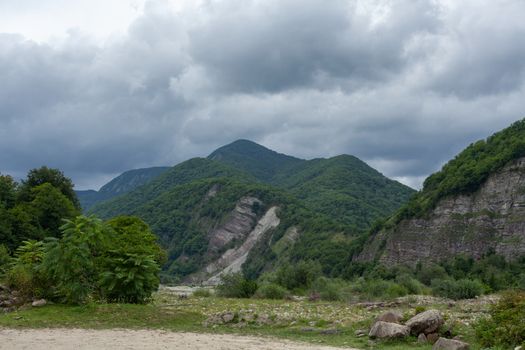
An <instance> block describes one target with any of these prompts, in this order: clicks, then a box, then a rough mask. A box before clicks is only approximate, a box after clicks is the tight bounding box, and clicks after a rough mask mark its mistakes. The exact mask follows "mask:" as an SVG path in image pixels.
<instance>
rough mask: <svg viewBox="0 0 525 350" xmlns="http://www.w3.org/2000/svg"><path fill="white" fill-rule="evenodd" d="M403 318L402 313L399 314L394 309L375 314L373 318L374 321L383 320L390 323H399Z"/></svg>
mask: <svg viewBox="0 0 525 350" xmlns="http://www.w3.org/2000/svg"><path fill="white" fill-rule="evenodd" d="M402 319H403V315H401V314H400V313H399V312H396V311H387V312H385V313H382V314H381V315H379V316H377V317H376V319H375V322H378V321H383V322H390V323H398V324H399V323H400V322H401V320H402Z"/></svg>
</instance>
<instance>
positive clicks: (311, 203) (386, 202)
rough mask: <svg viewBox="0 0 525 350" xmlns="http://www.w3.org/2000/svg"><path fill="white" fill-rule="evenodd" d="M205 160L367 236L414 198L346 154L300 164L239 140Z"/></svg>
mask: <svg viewBox="0 0 525 350" xmlns="http://www.w3.org/2000/svg"><path fill="white" fill-rule="evenodd" d="M208 158H210V159H214V160H217V161H219V162H221V163H225V164H228V165H230V166H233V167H235V168H238V169H242V170H244V171H246V172H248V173H250V174H252V175H253V176H254V177H255V178H257V179H258V180H259V181H261V182H265V183H268V184H271V185H274V186H276V187H279V188H282V189H285V190H287V191H289V192H290V193H292V194H294V195H295V196H296V197H297V198H299V199H301V200H304V203H305V205H306V206H307V207H309V208H311V209H313V210H316V211H319V212H321V213H323V214H325V215H328V216H330V217H332V218H333V219H334V220H337V221H339V222H341V223H344V224H347V225H350V226H352V227H353V229H354V230H355V231H366V230H367V229H368V228H369V227H370V225H371V224H372V223H373V222H374V221H375V220H377V219H380V218H383V217H385V216H388V215H390V214H392V213H393V212H394V211H395V210H396V209H398V208H399V207H400V206H401V205H402V204H404V203H405V202H406V201H407V200H408V199H409V198H410V196H411V195H412V194H413V193H415V191H414V190H413V189H411V188H409V187H407V186H405V185H403V184H400V183H399V182H397V181H393V180H390V179H388V178H387V177H385V176H383V175H382V174H381V173H379V172H378V171H377V170H375V169H373V168H371V167H370V166H368V165H367V164H366V163H365V162H363V161H361V160H360V159H358V158H356V157H353V156H349V155H340V156H337V157H333V158H329V159H323V158H320V159H313V160H303V159H299V158H294V157H290V156H287V155H283V154H280V153H277V152H275V151H272V150H269V149H267V148H265V147H263V146H261V145H258V144H256V143H254V142H251V141H247V140H239V141H235V142H233V143H231V144H229V145H226V146H224V147H221V148H219V149H218V150H217V151H215V152H213V153H212V154H210V156H209V157H208Z"/></svg>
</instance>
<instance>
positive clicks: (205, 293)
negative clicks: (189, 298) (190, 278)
mask: <svg viewBox="0 0 525 350" xmlns="http://www.w3.org/2000/svg"><path fill="white" fill-rule="evenodd" d="M193 296H194V297H197V298H209V297H210V296H211V291H210V290H209V289H206V288H199V289H197V290H196V291H195V292H193Z"/></svg>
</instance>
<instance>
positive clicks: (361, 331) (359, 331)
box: [354, 329, 368, 337]
mask: <svg viewBox="0 0 525 350" xmlns="http://www.w3.org/2000/svg"><path fill="white" fill-rule="evenodd" d="M367 333H368V331H367V330H366V329H357V330H356V331H355V332H354V334H355V335H356V337H364V336H365V335H366V334H367Z"/></svg>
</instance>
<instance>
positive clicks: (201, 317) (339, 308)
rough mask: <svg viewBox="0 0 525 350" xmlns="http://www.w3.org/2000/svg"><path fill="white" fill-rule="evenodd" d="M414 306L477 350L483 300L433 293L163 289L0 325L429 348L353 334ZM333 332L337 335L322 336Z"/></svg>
mask: <svg viewBox="0 0 525 350" xmlns="http://www.w3.org/2000/svg"><path fill="white" fill-rule="evenodd" d="M417 305H425V307H426V309H430V308H437V309H440V310H441V311H442V312H443V314H444V316H445V319H446V321H447V322H446V323H448V324H454V329H455V331H456V333H458V334H461V335H462V336H463V338H464V339H465V340H466V341H468V342H470V343H471V349H474V350H475V349H479V346H477V345H476V343H475V336H474V332H473V330H472V327H471V324H472V323H473V322H474V321H475V320H476V319H478V318H479V317H482V316H484V315H485V314H486V312H487V310H488V304H487V302H486V301H484V300H471V301H463V302H457V303H454V304H450V301H447V300H445V299H437V298H432V297H406V298H400V299H398V300H397V302H396V303H394V304H392V303H391V304H390V305H388V303H387V305H383V306H381V305H379V304H372V305H364V304H345V303H341V302H309V301H287V300H261V299H226V298H217V297H188V298H185V299H179V298H178V297H177V296H176V295H173V294H170V293H168V292H160V293H157V294H156V295H155V298H154V301H153V303H151V304H148V305H129V304H88V305H85V306H65V305H46V306H44V307H41V308H28V309H25V310H19V311H16V312H13V313H8V314H3V315H0V327H8V328H57V327H61V328H62V327H65V328H90V329H105V328H106V329H109V328H128V329H163V330H170V331H186V332H206V333H235V334H245V335H258V336H272V337H279V338H286V339H290V340H297V341H304V342H308V343H313V344H323V345H332V346H340V347H355V348H359V349H388V350H398V349H399V350H401V349H430V348H431V346H429V345H419V344H417V343H416V339H415V338H410V339H409V340H405V341H397V342H372V341H369V340H368V337H366V336H365V337H357V336H356V335H355V331H356V330H357V329H368V328H369V327H370V325H371V323H372V320H373V319H374V317H375V316H377V315H378V314H379V313H381V312H383V311H385V310H391V309H397V310H399V311H401V312H403V313H404V314H406V316H407V317H409V316H411V315H413V314H414V312H415V308H416V306H417ZM243 310H244V311H246V310H250V312H252V313H253V314H256V315H262V314H265V315H268V316H269V318H270V319H272V322H271V324H268V325H258V324H256V323H246V324H243V325H241V326H240V325H239V324H230V325H210V326H208V327H205V326H204V325H203V322H204V321H205V320H206V319H207V318H208V317H210V316H213V315H216V314H220V313H223V312H227V311H230V312H237V313H238V312H240V311H241V312H242V311H243ZM326 330H331V331H333V330H337V333H336V334H323V331H326Z"/></svg>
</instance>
